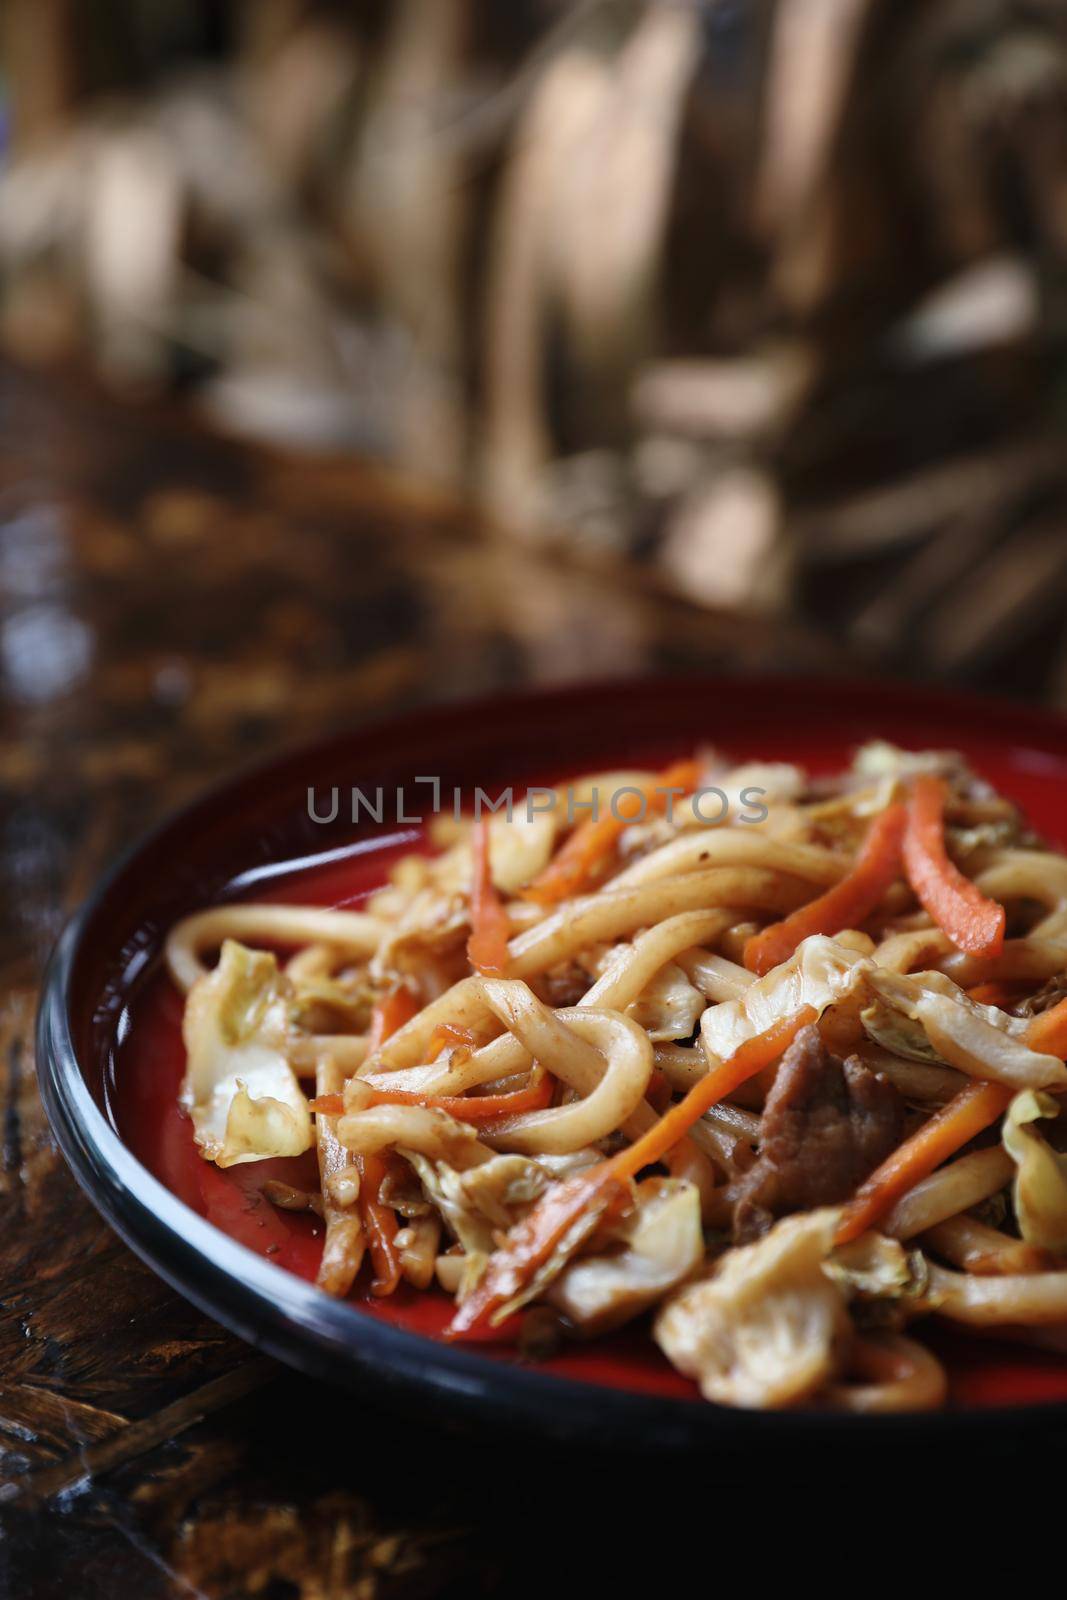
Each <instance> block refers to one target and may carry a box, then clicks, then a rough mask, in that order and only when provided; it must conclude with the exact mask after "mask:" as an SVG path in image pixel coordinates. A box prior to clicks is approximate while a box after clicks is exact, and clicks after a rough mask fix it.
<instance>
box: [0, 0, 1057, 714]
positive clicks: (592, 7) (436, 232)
mask: <svg viewBox="0 0 1067 1600" xmlns="http://www.w3.org/2000/svg"><path fill="white" fill-rule="evenodd" d="M0 63H2V73H3V82H4V89H5V106H4V128H5V134H4V138H5V150H4V165H3V169H2V171H0V345H2V347H4V348H6V350H7V351H8V352H9V353H10V354H12V355H13V356H14V357H15V358H16V359H18V360H21V361H24V362H32V363H38V364H48V363H65V364H70V363H71V362H76V363H78V364H82V365H89V366H91V367H92V368H93V369H94V370H95V371H96V372H97V373H99V374H100V375H102V376H103V377H104V378H105V379H106V381H107V382H108V383H109V384H112V385H114V386H115V387H117V388H118V389H120V390H121V391H123V392H126V393H128V394H133V395H139V394H151V393H158V392H160V391H164V392H169V391H180V392H182V393H183V394H187V395H188V396H189V398H190V401H191V403H193V404H195V405H196V406H197V407H198V408H199V409H200V410H201V412H202V413H204V414H206V415H208V416H210V417H211V418H213V419H214V420H216V421H217V422H218V423H219V424H220V425H222V426H224V427H225V428H227V429H230V430H237V431H241V432H244V433H248V434H252V435H255V436H258V437H269V438H271V439H273V440H283V441H286V442H288V443H290V444H294V445H300V446H307V447H310V448H313V449H320V450H321V449H324V448H325V449H328V450H331V451H335V450H337V449H338V448H341V449H344V450H350V451H352V452H353V453H356V454H361V455H364V456H370V457H373V458H376V459H381V460H384V461H386V462H389V463H391V464H393V465H395V466H397V467H399V468H400V469H402V470H403V471H404V472H406V473H409V474H411V475H413V476H415V477H417V478H420V479H424V480H430V481H434V482H437V483H440V484H444V485H447V486H448V487H450V488H452V489H460V490H461V491H462V492H463V493H464V494H466V495H468V496H470V497H471V498H473V499H475V500H477V501H478V502H479V503H480V504H481V505H482V506H484V507H485V508H487V510H488V511H489V512H490V514H491V515H492V517H493V518H494V519H495V520H496V521H497V522H498V523H499V524H500V525H501V527H502V528H504V529H505V530H506V531H507V533H508V534H509V535H511V536H512V537H514V538H515V539H516V540H517V541H524V542H526V543H527V544H534V545H539V546H541V547H544V548H545V549H546V550H547V551H548V553H549V554H550V555H551V552H552V551H553V550H554V549H556V548H558V547H562V546H564V545H567V546H570V547H572V548H573V547H577V548H578V549H579V550H580V552H581V554H582V557H583V560H584V561H587V562H591V563H593V564H594V565H595V566H596V565H599V566H600V567H601V568H602V570H603V571H604V572H605V574H606V580H605V581H606V582H607V581H609V579H610V573H611V571H612V570H613V567H614V566H615V565H616V564H623V565H627V566H630V567H632V564H633V563H634V562H636V563H639V564H644V565H646V566H647V567H649V568H650V569H653V570H654V572H655V574H656V577H657V578H658V579H661V580H663V581H665V582H666V583H668V584H669V585H671V586H673V587H674V588H675V589H676V590H678V591H679V592H681V593H683V594H685V595H686V596H688V597H689V598H690V599H691V600H694V601H696V602H697V603H699V604H703V605H706V606H708V607H710V608H714V609H716V610H720V611H729V612H734V613H737V614H739V615H741V616H744V615H759V616H760V617H761V618H763V619H764V621H765V620H766V619H767V618H773V617H775V616H783V617H787V616H801V617H803V618H805V619H806V620H808V621H812V622H814V623H815V624H816V625H817V626H819V627H820V628H822V629H823V630H824V631H825V632H826V633H827V634H828V635H832V636H833V638H834V640H835V641H836V642H839V643H841V644H843V645H844V646H845V647H846V648H847V649H848V650H849V651H850V652H855V653H856V654H857V655H858V656H859V657H860V658H861V659H863V660H866V661H867V662H868V663H869V664H870V665H871V666H872V667H873V668H875V669H884V670H887V671H893V672H896V673H903V674H912V675H925V676H929V677H932V678H938V679H941V680H949V681H957V682H962V683H970V684H976V685H979V686H982V687H987V688H993V689H999V690H1003V691H1006V692H1014V693H1019V694H1025V695H1028V696H1040V697H1043V698H1047V699H1050V700H1052V701H1055V702H1059V703H1061V704H1067V612H1065V605H1064V601H1065V598H1067V537H1065V533H1067V452H1065V451H1064V448H1063V437H1062V423H1063V417H1064V410H1065V406H1067V369H1065V363H1064V344H1065V332H1067V328H1065V307H1067V295H1065V270H1064V269H1065V263H1067V3H1065V0H747V3H746V0H508V3H507V4H501V3H499V0H497V3H493V0H391V3H386V0H347V3H345V0H333V3H324V0H229V3H223V0H218V3H212V0H199V3H196V4H193V3H189V0H184V3H180V4H179V3H176V0H175V3H169V0H94V4H93V5H92V6H86V5H84V4H82V3H80V0H5V3H4V6H3V11H2V13H0Z"/></svg>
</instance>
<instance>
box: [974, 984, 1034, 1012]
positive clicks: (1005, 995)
mask: <svg viewBox="0 0 1067 1600" xmlns="http://www.w3.org/2000/svg"><path fill="white" fill-rule="evenodd" d="M1023 992H1024V991H1023V986H1022V985H1021V984H1018V983H1003V982H1001V983H998V982H993V983H976V984H975V985H974V986H973V988H970V989H968V990H967V991H966V994H967V998H968V1000H976V1001H977V1002H978V1004H979V1005H980V1006H999V1007H1000V1009H1001V1011H1006V1010H1007V1009H1008V1007H1009V1006H1010V1005H1014V1003H1015V1001H1016V1000H1017V999H1018V998H1019V996H1020V994H1022V993H1023Z"/></svg>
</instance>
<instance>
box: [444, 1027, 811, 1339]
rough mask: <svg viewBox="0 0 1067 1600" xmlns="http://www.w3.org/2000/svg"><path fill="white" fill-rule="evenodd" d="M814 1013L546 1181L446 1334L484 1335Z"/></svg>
mask: <svg viewBox="0 0 1067 1600" xmlns="http://www.w3.org/2000/svg"><path fill="white" fill-rule="evenodd" d="M815 1015H816V1014H815V1011H814V1010H813V1009H812V1007H811V1006H803V1007H801V1009H800V1010H799V1011H796V1012H794V1013H793V1014H792V1015H791V1016H788V1017H783V1018H782V1019H781V1020H780V1021H778V1022H776V1023H774V1024H773V1025H772V1026H771V1027H770V1028H768V1029H767V1031H766V1032H765V1033H760V1034H757V1035H756V1037H755V1038H754V1039H749V1040H747V1041H746V1042H745V1043H744V1044H743V1045H741V1047H740V1049H739V1050H737V1051H735V1053H734V1054H733V1055H732V1056H731V1057H730V1058H729V1059H728V1060H727V1061H724V1062H723V1063H722V1064H721V1065H720V1066H718V1067H713V1068H712V1070H711V1071H710V1072H708V1073H707V1074H706V1076H705V1077H703V1078H701V1079H700V1081H699V1082H698V1083H696V1084H694V1085H693V1087H692V1088H691V1089H690V1091H689V1093H688V1094H687V1095H686V1096H685V1098H684V1099H683V1100H680V1101H679V1102H678V1104H677V1105H676V1106H672V1107H671V1109H670V1110H669V1111H668V1112H667V1113H666V1115H664V1116H662V1117H661V1118H660V1120H659V1121H658V1122H656V1123H654V1124H653V1126H652V1127H651V1128H649V1130H648V1132H647V1133H644V1134H642V1136H641V1138H640V1139H637V1140H635V1142H634V1143H633V1144H632V1145H629V1146H628V1147H627V1148H626V1149H625V1150H621V1151H620V1152H619V1154H618V1155H616V1156H612V1157H611V1158H610V1159H609V1160H607V1161H601V1162H599V1163H598V1164H597V1165H596V1166H595V1167H590V1168H588V1169H587V1171H585V1172H579V1173H576V1174H575V1176H574V1177H573V1178H567V1179H565V1180H564V1181H563V1182H562V1183H556V1184H553V1185H552V1187H551V1188H550V1189H549V1190H548V1192H547V1193H546V1194H545V1195H544V1196H543V1198H542V1199H541V1200H539V1201H538V1203H537V1205H536V1206H534V1208H533V1210H532V1211H530V1212H528V1213H527V1215H526V1216H525V1217H524V1218H523V1219H522V1221H521V1222H519V1223H517V1224H516V1225H515V1227H514V1228H512V1230H511V1232H510V1233H509V1234H508V1236H507V1239H506V1240H505V1242H504V1244H503V1245H502V1246H501V1247H500V1248H499V1249H498V1250H496V1251H494V1253H493V1255H492V1256H491V1257H490V1258H489V1264H488V1266H487V1268H486V1270H485V1272H484V1274H483V1276H482V1280H481V1282H480V1283H479V1284H478V1285H477V1287H476V1288H475V1289H474V1290H473V1291H472V1292H471V1293H470V1294H469V1295H468V1296H467V1298H466V1299H465V1300H464V1301H463V1303H462V1304H461V1305H460V1306H459V1307H458V1308H457V1310H456V1312H455V1315H454V1316H453V1318H452V1321H451V1323H450V1324H449V1326H448V1328H447V1329H446V1337H448V1338H450V1339H456V1338H464V1337H469V1336H472V1335H476V1334H478V1333H479V1332H484V1330H485V1328H486V1326H487V1325H490V1324H491V1322H492V1318H493V1314H494V1312H497V1311H499V1309H500V1307H501V1306H503V1305H505V1304H506V1302H507V1301H508V1300H510V1299H511V1298H512V1297H513V1296H514V1295H516V1294H517V1293H519V1292H520V1291H521V1289H522V1288H523V1286H524V1285H525V1284H527V1283H528V1282H529V1280H530V1278H531V1277H532V1276H533V1274H534V1273H535V1272H536V1271H537V1270H538V1268H539V1267H541V1266H543V1265H544V1263H545V1262H546V1261H547V1260H548V1258H549V1256H551V1254H552V1252H553V1250H554V1249H555V1248H556V1246H557V1245H558V1244H559V1242H560V1240H561V1239H562V1238H563V1237H564V1235H566V1234H568V1233H569V1232H570V1230H571V1229H572V1228H574V1227H575V1226H576V1225H577V1224H578V1223H579V1222H580V1221H581V1219H582V1218H583V1216H586V1214H589V1215H590V1219H592V1215H593V1214H594V1213H595V1215H596V1216H597V1217H599V1216H603V1215H606V1214H608V1213H609V1212H613V1211H616V1210H621V1209H622V1208H623V1207H624V1206H625V1205H626V1204H627V1202H628V1199H629V1190H628V1188H627V1181H628V1179H630V1178H632V1177H633V1176H634V1174H635V1173H637V1172H640V1170H641V1168H642V1167H648V1166H651V1165H653V1163H655V1162H657V1161H661V1160H663V1158H664V1157H665V1156H666V1155H668V1154H669V1152H670V1151H671V1150H672V1149H673V1148H674V1147H675V1145H677V1144H678V1142H679V1141H680V1140H681V1139H682V1138H684V1136H685V1134H686V1133H687V1132H688V1130H689V1129H690V1128H691V1127H692V1126H693V1124H694V1123H695V1122H696V1121H697V1119H698V1118H699V1117H702V1116H703V1114H704V1112H705V1111H707V1110H709V1109H710V1107H711V1106H713V1105H714V1104H715V1103H716V1101H717V1100H721V1099H722V1098H723V1096H724V1095H728V1094H731V1093H732V1092H733V1091H734V1089H736V1088H737V1086H738V1085H739V1084H741V1083H744V1082H745V1080H746V1078H751V1077H754V1076H755V1074H756V1073H757V1072H760V1071H762V1070H763V1068H764V1067H767V1066H769V1065H770V1064H771V1063H772V1062H773V1061H775V1060H777V1058H778V1057H779V1056H780V1055H781V1054H782V1052H783V1051H784V1050H785V1049H786V1048H787V1046H788V1045H790V1044H791V1043H792V1041H793V1040H794V1039H795V1038H796V1035H797V1034H798V1033H799V1032H800V1029H801V1028H803V1027H805V1026H806V1025H807V1024H808V1023H809V1022H813V1021H814V1020H815Z"/></svg>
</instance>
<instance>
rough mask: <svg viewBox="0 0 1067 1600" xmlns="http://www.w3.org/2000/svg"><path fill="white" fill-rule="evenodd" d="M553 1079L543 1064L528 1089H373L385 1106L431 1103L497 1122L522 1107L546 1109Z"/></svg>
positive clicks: (464, 1117) (467, 1117) (460, 1117)
mask: <svg viewBox="0 0 1067 1600" xmlns="http://www.w3.org/2000/svg"><path fill="white" fill-rule="evenodd" d="M554 1087H555V1085H554V1081H553V1079H552V1078H551V1077H550V1075H549V1074H548V1073H547V1072H546V1071H545V1069H544V1067H535V1068H534V1070H533V1072H532V1073H531V1074H530V1082H529V1083H528V1084H527V1086H526V1088H525V1089H514V1090H511V1091H510V1092H509V1093H508V1094H478V1095H473V1094H472V1095H467V1094H418V1093H417V1092H416V1091H414V1090H411V1089H377V1088H376V1089H373V1090H372V1093H373V1095H374V1101H373V1103H374V1104H375V1105H382V1106H431V1107H436V1109H437V1110H438V1111H447V1112H448V1114H449V1116H450V1117H455V1118H456V1119H457V1121H459V1122H472V1123H474V1124H476V1125H477V1124H480V1123H483V1122H496V1121H498V1120H499V1119H500V1118H501V1117H512V1116H515V1115H516V1113H517V1112H520V1111H543V1110H544V1109H545V1107H546V1106H548V1105H550V1104H551V1103H552V1091H553V1089H554Z"/></svg>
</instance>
